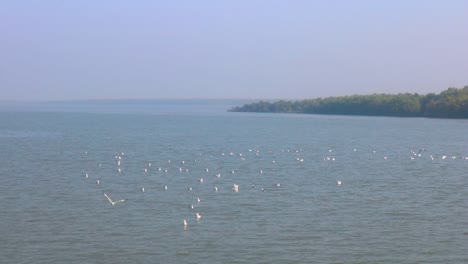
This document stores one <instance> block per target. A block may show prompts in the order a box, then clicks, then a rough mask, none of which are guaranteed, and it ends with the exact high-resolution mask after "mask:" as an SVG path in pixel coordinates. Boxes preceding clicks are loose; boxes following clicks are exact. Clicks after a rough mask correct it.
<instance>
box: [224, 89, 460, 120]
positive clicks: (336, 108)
mask: <svg viewBox="0 0 468 264" xmlns="http://www.w3.org/2000/svg"><path fill="white" fill-rule="evenodd" d="M229 111H230V112H262V113H303V114H324V115H364V116H398V117H433V118H468V86H465V87H463V88H448V89H447V90H445V91H443V92H441V93H439V94H434V93H430V94H426V95H420V94H417V93H414V94H412V93H404V94H372V95H351V96H337V97H326V98H316V99H307V100H296V101H286V100H279V101H275V102H268V101H260V102H255V103H250V104H245V105H243V106H237V107H234V108H231V109H229Z"/></svg>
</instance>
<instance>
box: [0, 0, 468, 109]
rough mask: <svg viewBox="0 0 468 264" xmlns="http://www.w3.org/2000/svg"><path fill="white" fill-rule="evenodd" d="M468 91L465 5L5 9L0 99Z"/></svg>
mask: <svg viewBox="0 0 468 264" xmlns="http://www.w3.org/2000/svg"><path fill="white" fill-rule="evenodd" d="M464 85H468V1H465V0H460V1H456V0H448V1H440V0H437V1H406V0H402V1H373V0H369V1H357V0H353V1H346V0H342V1H338V0H336V1H333V0H331V1H326V0H324V1H313V0H305V1H295V0H284V1H271V0H265V1H255V0H245V1H240V0H232V1H217V0H213V1H200V0H197V1H191V0H190V1H149V0H148V1H128V0H125V1H117V0H109V1H91V0H79V1H66V0H57V1H53V0H50V1H46V0H37V1H15V0H11V1H8V0H5V1H1V2H0V92H1V93H0V100H63V99H67V100H68V99H122V98H131V99H133V98H135V99H136V98H142V99H143V98H148V99H150V98H256V99H258V98H264V99H276V98H285V99H302V98H315V97H323V96H335V95H350V94H369V93H382V92H386V93H398V92H418V93H428V92H437V93H438V92H440V91H442V90H444V89H446V88H448V87H450V86H452V87H462V86H464Z"/></svg>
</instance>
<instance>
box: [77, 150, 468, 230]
mask: <svg viewBox="0 0 468 264" xmlns="http://www.w3.org/2000/svg"><path fill="white" fill-rule="evenodd" d="M352 151H353V152H357V151H358V150H357V149H356V148H354V149H353V150H352ZM267 152H268V153H270V154H271V153H272V151H267ZM326 152H327V153H326V154H327V155H323V157H322V161H321V162H335V161H337V159H338V158H337V156H336V155H333V154H334V150H333V149H328V151H326ZM425 152H427V151H426V150H425V149H419V150H410V151H409V153H408V155H407V156H406V157H408V159H409V160H416V159H421V158H428V159H430V160H432V161H434V160H436V159H437V160H446V159H452V160H455V159H461V160H467V161H468V157H466V156H456V155H451V156H449V155H442V154H439V155H434V154H430V155H429V154H425ZM281 153H286V154H287V153H292V154H293V156H292V157H290V158H289V160H288V161H289V162H293V163H297V164H298V165H299V166H301V164H303V163H304V157H305V155H302V153H303V150H302V149H282V150H281ZM376 154H377V152H376V151H375V150H372V151H371V155H374V156H377V155H376ZM85 155H86V156H87V157H88V152H85ZM200 155H203V154H200ZM213 155H216V154H209V155H208V156H210V157H213ZM218 155H220V156H219V157H218V158H224V157H235V158H238V160H240V161H245V160H246V159H248V158H252V157H254V158H257V160H255V161H254V163H255V162H256V163H262V162H265V160H261V159H258V158H259V157H261V156H262V151H260V150H254V149H249V150H248V152H246V154H243V153H234V152H222V153H220V154H218ZM405 155H406V154H405ZM274 157H275V155H269V156H268V158H269V159H270V160H268V161H267V162H268V163H270V164H272V166H282V165H279V164H280V162H277V161H276V160H275V159H273V158H274ZM288 157H289V156H288ZM126 158H127V156H126V154H125V153H124V152H120V153H118V154H116V155H114V160H113V162H112V163H113V165H112V168H113V169H112V170H113V174H116V175H121V174H123V171H124V169H123V163H124V160H125V159H126ZM380 158H382V159H383V160H388V159H390V158H389V156H380ZM226 162H228V161H226ZM153 163H154V164H160V165H161V164H166V165H167V166H159V167H157V168H154V167H153ZM188 163H189V162H188V161H186V160H179V161H176V160H171V159H168V160H165V161H163V162H161V161H158V162H154V161H153V162H151V161H147V162H146V166H144V167H143V168H141V173H143V175H148V176H155V177H160V178H163V176H164V175H170V174H171V172H173V171H177V172H178V173H186V174H187V175H190V177H191V178H193V176H192V175H193V174H196V175H197V178H196V181H197V182H198V183H199V184H203V183H204V182H205V179H206V177H215V178H218V179H219V178H221V177H224V173H225V172H226V168H222V169H220V168H219V167H217V168H214V169H215V170H216V171H214V172H211V171H210V168H204V169H202V170H200V164H198V166H197V168H195V166H194V167H193V168H191V167H190V166H188ZM197 163H198V161H197V160H196V159H194V160H190V164H192V165H193V164H197ZM228 163H229V162H228ZM276 164H278V165H276ZM289 164H291V163H289ZM235 165H237V166H240V163H234V166H235ZM101 166H102V163H98V167H101ZM232 166H233V162H230V163H229V167H232ZM302 166H303V165H302ZM201 168H203V167H201ZM192 169H194V173H191V172H192ZM197 169H198V171H197ZM239 170H240V168H234V169H232V168H231V169H229V170H228V171H230V172H229V173H227V174H231V177H230V178H231V179H236V177H235V175H234V174H236V173H237V172H238V171H239ZM257 173H258V175H263V174H264V170H263V169H260V170H258V171H257ZM90 175H92V171H90V170H89V168H88V171H85V172H84V178H85V179H86V180H89V179H90V178H91V177H90ZM158 175H159V176H158ZM222 175H223V176H222ZM94 180H95V183H96V185H99V186H103V185H104V182H103V179H101V178H96V179H94ZM342 180H343V179H335V181H336V186H337V187H342V186H343V181H342ZM242 184H244V183H242ZM246 185H247V184H246ZM270 186H271V185H270ZM272 186H273V188H275V189H279V188H281V183H279V182H274V183H273V184H272ZM161 187H162V190H168V188H169V187H168V185H163V186H161ZM212 188H213V191H214V192H215V193H217V192H219V191H221V189H220V188H218V186H213V187H212ZM250 188H252V189H256V188H257V186H256V185H255V184H254V183H250ZM258 189H259V190H261V191H262V192H265V191H266V190H268V187H266V186H264V187H262V188H258ZM187 190H188V191H192V190H193V187H192V185H190V184H188V187H187ZM139 191H140V192H142V193H144V192H145V187H143V186H142V187H140V190H139ZM239 191H240V184H238V183H233V184H232V192H235V193H237V192H239ZM103 196H104V198H105V199H106V200H107V201H108V202H109V203H110V204H111V206H117V205H119V204H122V203H125V202H126V201H127V199H126V198H125V199H121V198H115V197H114V198H113V197H112V196H111V194H110V193H109V192H108V191H105V190H104V188H103ZM197 202H198V203H200V202H201V199H200V197H197ZM188 204H189V208H190V209H195V206H194V205H193V204H191V203H188ZM202 217H203V215H202V214H201V213H200V212H195V215H194V218H195V219H196V221H197V222H198V221H200V219H202ZM182 223H183V228H184V230H188V226H189V222H188V221H187V219H182Z"/></svg>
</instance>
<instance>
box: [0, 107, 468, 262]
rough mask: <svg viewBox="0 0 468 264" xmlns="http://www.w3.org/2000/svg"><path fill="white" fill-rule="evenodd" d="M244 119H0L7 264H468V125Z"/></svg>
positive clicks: (130, 110) (16, 110)
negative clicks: (236, 187)
mask: <svg viewBox="0 0 468 264" xmlns="http://www.w3.org/2000/svg"><path fill="white" fill-rule="evenodd" d="M232 105H233V102H226V101H224V102H217V103H213V102H197V103H193V102H189V101H185V102H170V103H166V104H161V102H159V103H157V105H156V106H154V105H152V104H151V103H148V102H143V103H141V104H139V103H138V102H132V103H130V104H129V103H125V104H122V103H120V104H119V103H112V104H110V105H109V104H106V103H105V102H94V103H93V104H92V105H91V106H90V105H86V104H85V103H61V104H52V105H51V104H42V105H39V106H37V105H36V106H34V107H33V106H29V107H27V106H25V105H20V106H18V105H15V106H12V105H6V106H5V105H4V106H2V107H1V110H2V112H0V146H1V152H0V153H1V154H0V155H1V156H0V200H1V203H0V220H1V221H0V262H1V263H467V262H468V253H467V251H466V249H467V246H468V202H467V198H468V188H467V184H468V180H467V178H468V160H467V159H468V158H467V157H468V133H467V132H468V120H447V119H420V118H416V119H415V118H411V119H404V118H382V117H342V116H318V115H276V114H246V113H227V112H225V110H226V109H227V108H229V106H232ZM122 152H123V153H124V154H123V155H122ZM119 156H120V157H121V159H120V166H118V164H117V162H118V160H119V158H118V157H119ZM116 157H117V158H116ZM169 160H170V162H169ZM149 162H151V167H149V165H148V164H149ZM118 168H120V169H121V172H120V173H119V172H118ZM145 168H146V169H147V172H145ZM159 168H161V170H159ZM186 169H187V170H188V172H187V171H186ZM206 169H208V171H206ZM166 170H167V172H166ZM181 170H182V171H181ZM233 170H234V173H232V171H233ZM260 171H262V173H260ZM86 174H88V178H86ZM217 174H220V177H218V176H217ZM199 178H203V179H204V181H203V183H200V182H199V181H198V179H199ZM97 180H99V184H97V183H96V181H97ZM337 180H340V181H342V185H341V186H338V185H337ZM233 184H238V185H239V191H238V192H234V190H233ZM252 184H254V187H255V188H253V187H252ZM278 185H279V186H278ZM165 186H167V190H166V189H165ZM190 187H191V189H192V190H189V188H190ZM215 187H217V188H218V191H217V192H215V191H214V188H215ZM142 188H144V189H145V191H144V192H142ZM262 189H263V191H262ZM104 193H106V194H108V195H109V196H110V197H111V199H113V200H120V199H125V202H122V203H117V204H115V205H112V204H111V203H110V202H109V201H108V200H107V199H106V197H104ZM197 198H200V202H198V201H197ZM189 205H193V207H194V208H193V209H191V208H190V207H189ZM197 212H199V213H200V214H201V215H202V218H201V219H199V220H197V219H196V218H195V215H196V213H197ZM184 219H186V221H187V223H188V226H187V228H184V225H183V220H184Z"/></svg>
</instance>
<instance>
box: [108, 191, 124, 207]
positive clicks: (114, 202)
mask: <svg viewBox="0 0 468 264" xmlns="http://www.w3.org/2000/svg"><path fill="white" fill-rule="evenodd" d="M104 196H105V197H106V198H107V200H109V202H110V203H111V204H112V205H116V204H118V203H123V202H125V199H122V200H117V201H112V199H111V198H110V197H109V196H108V195H107V194H106V193H104Z"/></svg>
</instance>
